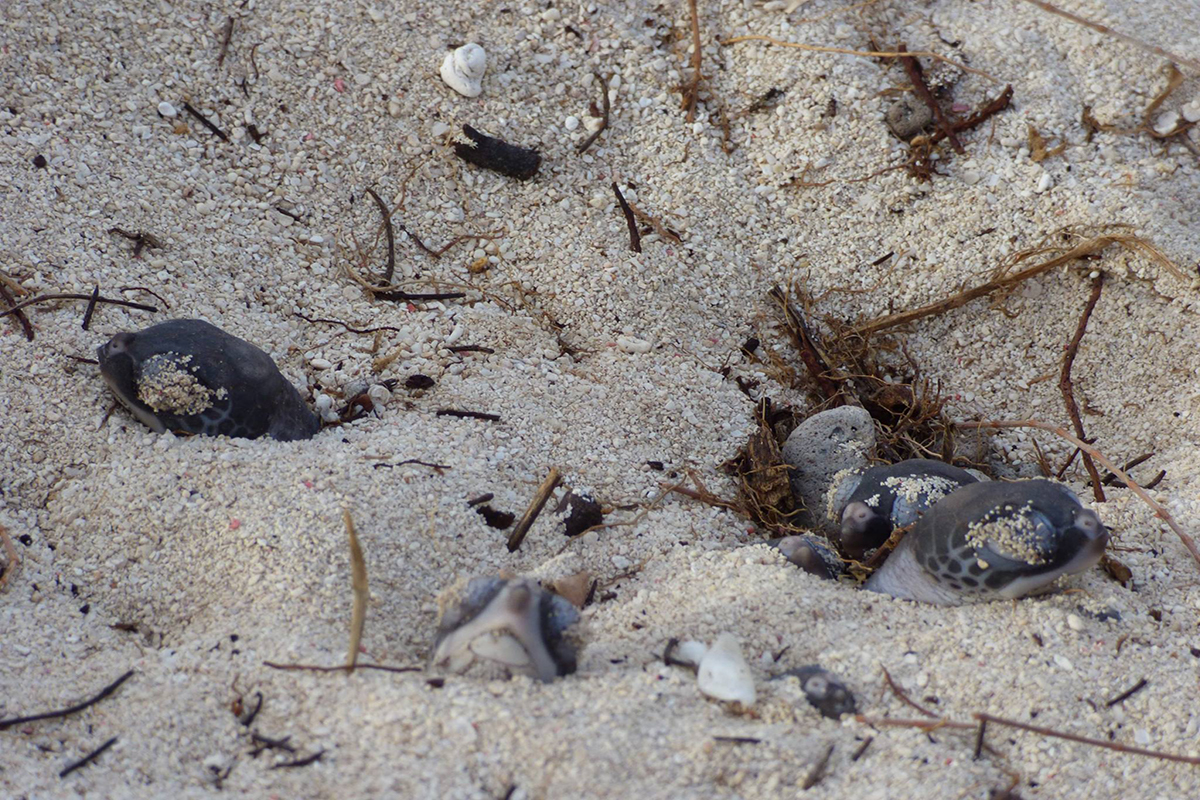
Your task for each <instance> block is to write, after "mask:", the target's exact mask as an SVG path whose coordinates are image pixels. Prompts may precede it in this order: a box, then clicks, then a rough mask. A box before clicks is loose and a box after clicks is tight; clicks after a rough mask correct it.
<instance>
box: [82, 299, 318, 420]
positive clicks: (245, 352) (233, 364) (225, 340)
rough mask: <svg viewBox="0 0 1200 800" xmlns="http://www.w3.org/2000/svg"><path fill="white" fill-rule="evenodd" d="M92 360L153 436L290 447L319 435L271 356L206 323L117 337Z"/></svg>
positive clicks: (177, 323)
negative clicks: (263, 440)
mask: <svg viewBox="0 0 1200 800" xmlns="http://www.w3.org/2000/svg"><path fill="white" fill-rule="evenodd" d="M96 353H97V357H98V358H99V359H100V374H101V375H102V376H103V377H104V381H105V383H107V384H108V385H109V387H110V388H111V389H112V390H113V393H114V394H115V395H116V396H117V399H119V400H120V401H121V402H122V403H123V404H124V405H125V406H126V407H128V408H129V410H130V411H132V412H133V414H134V416H136V417H137V418H138V419H139V420H141V421H142V422H143V423H145V424H146V425H147V426H149V427H150V428H152V429H153V430H154V431H156V432H158V433H163V432H165V431H168V430H170V431H183V432H186V433H194V434H204V435H207V436H218V435H225V436H237V437H243V438H246V439H255V438H257V437H259V436H262V435H264V434H265V435H267V436H270V437H271V438H272V439H278V440H280V441H284V442H287V441H292V440H295V439H310V438H312V437H313V435H315V434H316V432H317V431H318V430H320V427H321V423H320V420H318V419H317V416H316V415H315V414H313V412H312V411H311V410H309V408H308V406H307V405H305V403H304V400H303V399H302V398H301V397H300V393H299V392H298V391H296V387H295V386H293V385H292V384H291V383H289V382H288V380H287V379H286V378H285V377H283V374H282V373H280V371H279V368H278V367H277V366H275V362H274V361H272V360H271V357H270V356H269V355H267V354H266V353H264V352H263V351H262V350H260V349H258V348H257V347H255V346H254V345H252V344H250V343H249V342H247V341H245V340H243V339H239V338H238V337H236V336H233V335H231V334H229V333H226V332H225V331H223V330H221V329H220V328H218V327H216V326H215V325H210V324H209V323H207V322H203V321H201V320H198V319H173V320H169V321H167V322H161V323H159V324H158V325H152V326H150V327H149V328H146V329H144V330H141V331H138V332H137V333H118V334H117V335H116V336H114V337H112V338H111V339H109V340H108V342H107V343H105V344H103V345H101V346H100V347H99V348H98V349H97V351H96Z"/></svg>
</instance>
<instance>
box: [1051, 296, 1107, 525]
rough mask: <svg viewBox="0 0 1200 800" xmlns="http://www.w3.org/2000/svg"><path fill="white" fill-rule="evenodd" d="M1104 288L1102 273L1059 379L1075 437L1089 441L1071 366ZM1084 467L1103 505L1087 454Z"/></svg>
mask: <svg viewBox="0 0 1200 800" xmlns="http://www.w3.org/2000/svg"><path fill="white" fill-rule="evenodd" d="M1103 288H1104V273H1103V272H1101V273H1099V274H1098V275H1097V276H1096V277H1095V278H1094V279H1093V280H1092V294H1091V296H1090V297H1089V298H1088V301H1087V305H1085V306H1084V307H1083V314H1082V315H1081V316H1080V317H1079V326H1078V327H1076V328H1075V335H1074V336H1072V337H1071V343H1070V344H1068V345H1067V350H1066V352H1065V353H1064V354H1063V362H1062V371H1061V372H1060V373H1059V378H1058V388H1059V389H1060V390H1061V391H1062V396H1063V402H1064V403H1066V406H1067V416H1069V417H1070V418H1071V425H1072V426H1074V428H1075V435H1076V436H1078V437H1079V438H1080V439H1084V440H1086V439H1087V434H1086V433H1084V431H1083V420H1082V419H1080V417H1079V404H1078V403H1076V402H1075V386H1074V384H1072V383H1071V365H1072V364H1074V363H1075V355H1076V354H1077V353H1078V352H1079V343H1080V342H1081V341H1082V340H1083V334H1084V332H1085V331H1086V330H1087V324H1088V320H1089V319H1090V318H1091V316H1092V311H1093V310H1094V309H1095V308H1096V303H1098V302H1100V291H1101V289H1103ZM1083 466H1084V468H1085V469H1086V470H1087V473H1088V475H1089V476H1090V477H1091V479H1092V494H1093V496H1095V498H1096V502H1097V503H1103V502H1104V487H1103V486H1101V481H1100V473H1099V472H1097V471H1096V464H1095V462H1093V461H1092V457H1091V456H1090V455H1088V454H1087V453H1084V454H1083Z"/></svg>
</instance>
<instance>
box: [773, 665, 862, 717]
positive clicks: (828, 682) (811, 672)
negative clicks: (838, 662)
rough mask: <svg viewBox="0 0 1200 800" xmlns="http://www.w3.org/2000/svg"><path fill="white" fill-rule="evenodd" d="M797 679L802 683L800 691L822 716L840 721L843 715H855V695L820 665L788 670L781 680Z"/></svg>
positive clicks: (781, 676)
mask: <svg viewBox="0 0 1200 800" xmlns="http://www.w3.org/2000/svg"><path fill="white" fill-rule="evenodd" d="M789 677H790V678H796V679H797V680H799V681H800V689H801V690H802V691H803V692H804V696H805V697H806V698H807V699H808V702H809V703H810V704H811V705H812V707H813V708H815V709H817V711H820V712H821V716H823V717H828V718H829V719H838V718H840V717H841V716H842V715H843V714H853V713H854V712H855V710H856V708H857V703H856V701H855V699H854V693H853V692H851V691H850V689H849V688H848V687H847V686H846V684H845V683H843V682H842V679H841V678H839V677H838V676H837V675H834V674H833V673H832V672H830V671H829V670H827V669H825V668H824V667H822V666H821V665H820V664H808V665H806V666H803V667H797V668H796V669H791V670H788V671H787V672H785V673H783V674H782V675H780V676H779V678H789Z"/></svg>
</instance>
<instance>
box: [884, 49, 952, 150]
mask: <svg viewBox="0 0 1200 800" xmlns="http://www.w3.org/2000/svg"><path fill="white" fill-rule="evenodd" d="M896 50H897V52H900V53H907V52H908V48H907V47H905V46H904V45H903V44H901V45H899V46H898V47H896ZM900 64H901V66H903V67H904V73H905V74H906V75H908V80H909V82H910V83H912V87H913V91H914V92H916V93H917V97H919V98H921V101H922V102H923V103H925V105H927V106H929V110H930V111H932V112H933V118H934V119H935V120H937V126H938V130H940V131H941V132H942V135H943V136H944V137H945V138H946V139H948V140H949V141H950V146H951V147H953V148H954V152H956V153H965V152H966V150H965V149H964V148H963V146H962V142H960V141H959V140H958V137H957V136H955V135H954V128H952V127H951V125H950V120H949V119H947V118H946V114H945V113H944V112H943V111H942V107H941V106H940V105H938V101H937V100H935V99H934V98H933V93H932V92H930V91H929V84H927V83H925V76H924V75H922V74H921V63H920V62H919V61H917V59H915V58H913V57H912V56H908V55H904V56H900Z"/></svg>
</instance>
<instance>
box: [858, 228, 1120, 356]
mask: <svg viewBox="0 0 1200 800" xmlns="http://www.w3.org/2000/svg"><path fill="white" fill-rule="evenodd" d="M1122 238H1123V237H1121V236H1119V235H1116V234H1112V235H1108V234H1105V235H1101V236H1096V237H1094V238H1091V239H1088V240H1087V241H1084V242H1081V243H1080V244H1078V245H1076V246H1075V247H1072V248H1071V249H1070V250H1068V251H1067V252H1065V253H1063V254H1061V255H1058V256H1055V257H1054V258H1050V259H1047V260H1046V261H1043V262H1041V263H1040V264H1034V265H1033V266H1032V267H1026V268H1025V269H1023V270H1021V271H1020V272H1017V273H1014V274H1012V275H1005V276H1002V277H999V278H996V279H994V280H990V281H988V282H987V283H984V284H981V285H979V286H976V287H975V288H973V289H967V290H966V291H964V292H960V293H959V294H956V295H954V296H953V297H948V298H946V299H944V300H938V301H937V302H936V303H929V304H928V305H924V306H921V307H920V308H914V309H912V310H910V311H901V312H900V313H898V314H888V315H887V316H884V317H880V318H879V319H875V320H872V321H870V322H868V323H866V324H865V325H862V326H860V327H858V328H857V329H856V333H858V334H859V335H860V336H869V335H870V334H872V333H878V332H879V331H883V330H887V329H889V328H895V327H896V326H898V325H904V324H907V323H909V322H915V321H916V320H919V319H924V318H925V317H932V316H934V315H935V314H942V313H945V312H946V311H950V310H951V309H955V308H960V307H962V306H965V305H966V304H967V303H969V302H971V301H972V300H976V299H978V298H980V297H984V296H986V295H989V294H991V293H992V292H996V291H999V290H1001V289H1007V288H1008V287H1010V286H1015V285H1016V284H1018V283H1021V282H1022V281H1026V280H1029V279H1030V278H1032V277H1035V276H1037V275H1040V274H1042V273H1043V272H1047V271H1048V270H1051V269H1054V268H1055V267H1057V266H1060V265H1062V264H1066V263H1068V262H1071V261H1074V260H1075V259H1077V258H1082V257H1084V256H1089V255H1092V254H1093V253H1098V252H1100V251H1101V250H1103V249H1104V248H1106V247H1108V246H1109V245H1111V244H1116V243H1118V242H1121V241H1122Z"/></svg>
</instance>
